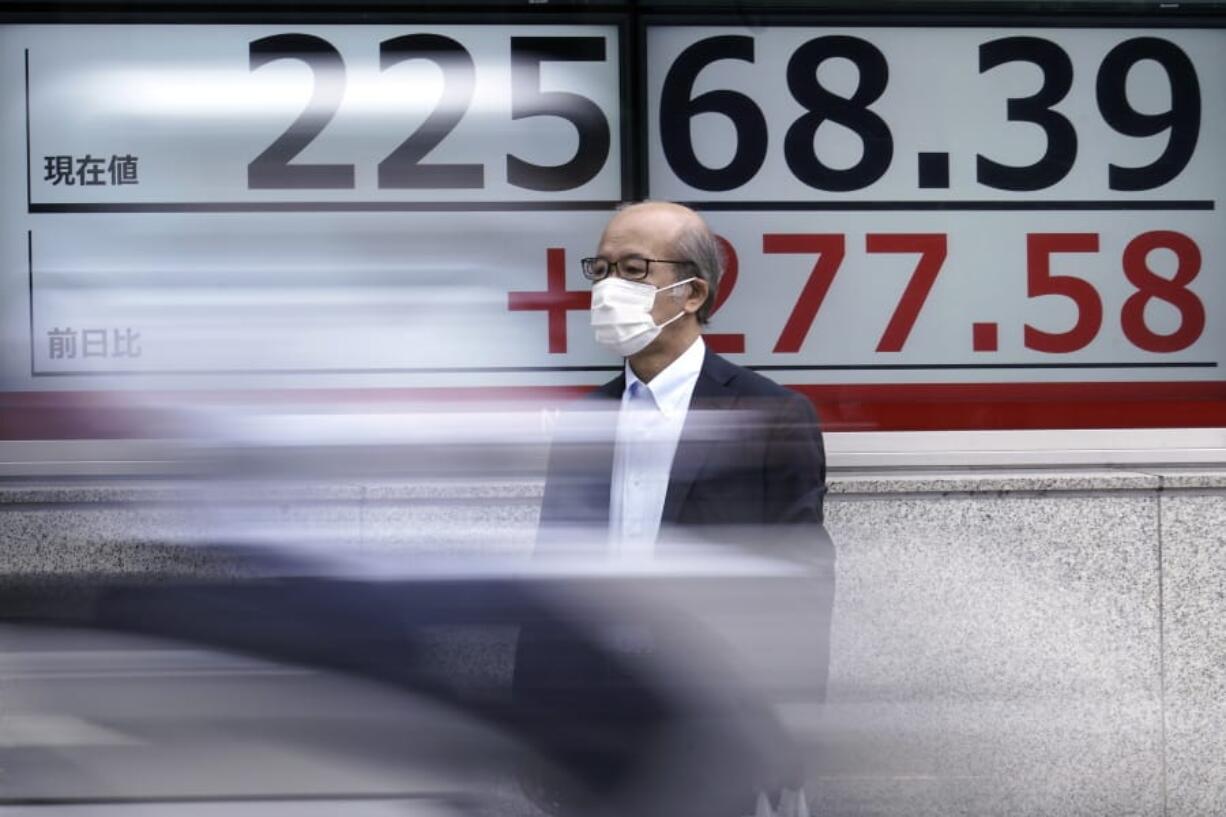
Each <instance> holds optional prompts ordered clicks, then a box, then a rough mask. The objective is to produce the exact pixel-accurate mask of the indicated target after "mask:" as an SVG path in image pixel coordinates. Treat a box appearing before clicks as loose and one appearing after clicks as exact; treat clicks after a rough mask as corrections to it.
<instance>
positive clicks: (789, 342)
mask: <svg viewBox="0 0 1226 817" xmlns="http://www.w3.org/2000/svg"><path fill="white" fill-rule="evenodd" d="M762 251H763V252H767V253H800V254H804V255H812V254H816V255H817V261H816V262H815V263H814V264H813V270H812V272H810V273H809V280H807V281H805V286H804V289H802V290H801V291H800V297H799V298H798V299H797V300H796V306H794V307H792V314H791V315H788V320H787V323H785V324H784V325H783V331H782V332H780V333H779V340H778V341H777V342H776V343H775V351H776V352H799V351H800V347H801V346H802V345H803V344H804V342H805V336H806V335H808V334H809V327H811V326H812V325H813V319H814V318H816V317H817V310H818V309H820V308H821V306H822V301H823V300H825V298H826V293H827V292H829V291H830V284H831V283H833V282H834V274H835V273H836V272H838V271H839V265H840V264H842V263H843V254H844V251H845V249H844V241H843V236H842V235H840V234H837V233H771V234H768V235H764V236H762Z"/></svg>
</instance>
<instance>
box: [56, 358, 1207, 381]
mask: <svg viewBox="0 0 1226 817" xmlns="http://www.w3.org/2000/svg"><path fill="white" fill-rule="evenodd" d="M1217 366H1218V364H1217V362H1215V361H1187V362H1183V361H1181V362H1170V363H1158V362H1154V363H877V364H864V365H860V364H831V365H827V366H813V365H806V364H796V365H790V364H781V365H770V364H767V365H761V366H747V367H746V368H748V369H752V370H754V371H758V372H859V371H943V370H975V369H1215V368H1217ZM621 370H622V367H621V366H456V367H450V368H418V369H191V370H173V369H148V370H139V369H122V370H95V371H55V372H52V371H36V372H34V376H35V377H88V376H94V375H128V376H140V375H183V376H189V375H268V374H355V375H369V374H499V373H508V374H532V373H540V372H620V371H621Z"/></svg>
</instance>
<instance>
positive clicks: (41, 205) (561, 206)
mask: <svg viewBox="0 0 1226 817" xmlns="http://www.w3.org/2000/svg"><path fill="white" fill-rule="evenodd" d="M620 203H621V202H620V201H250V202H247V201H149V202H112V203H106V202H56V203H51V202H33V203H31V204H30V212H31V213H344V212H362V213H366V212H403V213H468V212H472V213H498V212H517V213H518V212H555V211H596V212H604V211H611V210H614V209H616V208H617V206H618V205H619V204H620Z"/></svg>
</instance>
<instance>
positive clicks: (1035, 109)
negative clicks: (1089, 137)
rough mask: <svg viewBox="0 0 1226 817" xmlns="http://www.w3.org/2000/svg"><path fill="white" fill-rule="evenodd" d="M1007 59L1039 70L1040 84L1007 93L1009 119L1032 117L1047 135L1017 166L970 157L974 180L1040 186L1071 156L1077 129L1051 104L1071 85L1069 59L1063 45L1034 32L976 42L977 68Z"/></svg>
mask: <svg viewBox="0 0 1226 817" xmlns="http://www.w3.org/2000/svg"><path fill="white" fill-rule="evenodd" d="M1007 62H1029V63H1031V64H1033V65H1037V66H1038V67H1039V69H1040V70H1042V72H1043V87H1042V88H1040V89H1039V92H1038V93H1036V94H1035V95H1034V96H1028V97H1022V98H1019V99H1010V100H1009V102H1008V105H1007V107H1006V108H1005V110H1006V113H1007V115H1008V119H1009V121H1010V122H1033V123H1034V124H1036V125H1038V126H1039V127H1040V128H1042V129H1043V132H1044V133H1045V134H1046V135H1047V150H1046V151H1044V153H1043V157H1042V158H1041V159H1039V161H1037V162H1035V163H1034V164H1032V165H1024V166H1022V167H1018V166H1015V165H1005V164H1000V163H999V162H994V161H992V160H991V159H987V158H985V157H984V156H982V155H980V156H977V157H976V172H977V176H978V179H979V183H980V184H986V185H987V186H988V187H995V188H996V189H997V190H1042V189H1043V188H1045V187H1051V186H1052V185H1053V184H1055V183H1056V182H1058V181H1060V180H1061V179H1063V178H1064V177H1065V176H1067V175H1068V172H1069V171H1070V170H1072V169H1073V162H1074V160H1076V158H1077V131H1076V130H1075V129H1074V128H1073V123H1072V122H1069V121H1068V119H1066V118H1065V116H1064V115H1063V114H1060V113H1057V112H1056V111H1053V110H1052V106H1053V105H1056V104H1057V103H1059V102H1060V100H1062V99H1064V97H1065V95H1066V94H1068V92H1069V88H1071V87H1072V86H1073V63H1072V61H1071V60H1069V58H1068V54H1066V53H1065V52H1064V49H1063V48H1061V47H1060V46H1058V45H1056V44H1055V43H1053V42H1051V41H1050V40H1043V39H1040V38H1038V37H1004V38H1002V39H999V40H992V41H991V42H987V43H984V44H983V45H981V46H979V73H981V74H982V73H984V72H986V71H990V70H992V69H993V68H995V67H997V66H998V65H1004V64H1005V63H1007Z"/></svg>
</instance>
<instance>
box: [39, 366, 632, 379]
mask: <svg viewBox="0 0 1226 817" xmlns="http://www.w3.org/2000/svg"><path fill="white" fill-rule="evenodd" d="M621 370H622V367H621V366H453V367H438V368H416V369H413V368H406V369H109V370H108V369H98V370H79V371H70V370H64V371H54V372H52V371H37V372H34V376H35V377H82V376H89V375H219V374H498V373H500V372H507V373H510V374H531V373H536V372H620V371H621Z"/></svg>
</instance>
